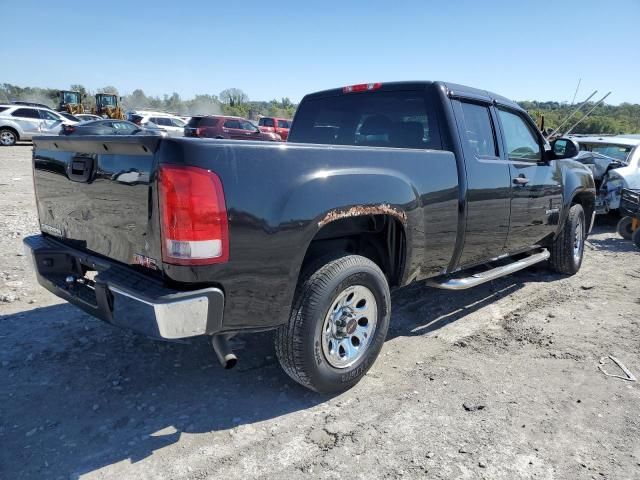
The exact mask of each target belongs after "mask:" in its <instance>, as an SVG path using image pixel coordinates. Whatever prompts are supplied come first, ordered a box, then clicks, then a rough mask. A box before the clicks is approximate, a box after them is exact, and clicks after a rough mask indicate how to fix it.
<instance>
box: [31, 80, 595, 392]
mask: <svg viewBox="0 0 640 480" xmlns="http://www.w3.org/2000/svg"><path fill="white" fill-rule="evenodd" d="M195 118H203V117H195ZM198 128H201V126H198ZM34 142H35V148H34V151H33V178H34V186H35V193H36V204H37V210H38V215H39V225H40V230H41V233H40V234H39V235H34V236H30V237H27V238H25V239H24V245H25V247H26V249H27V252H28V257H29V258H30V259H31V260H32V261H33V265H34V268H35V272H36V275H37V279H38V282H39V283H40V284H41V285H42V286H43V287H44V288H46V289H48V290H49V291H51V292H53V293H54V294H55V295H57V296H59V297H61V298H63V299H64V300H66V301H68V302H70V303H72V304H74V305H76V306H77V307H79V308H81V309H83V310H84V311H86V312H88V313H90V314H91V315H93V316H95V317H97V318H100V319H102V320H104V321H105V322H108V323H110V324H112V325H115V326H120V327H124V328H127V329H131V330H134V331H137V332H139V333H141V334H143V335H147V336H150V337H154V338H159V339H165V340H175V339H187V338H191V337H196V336H208V337H209V338H210V340H211V343H212V345H213V349H214V350H215V352H216V354H217V356H218V359H219V361H220V363H221V364H222V365H223V366H224V367H226V368H230V367H232V366H233V365H235V363H236V362H237V358H236V356H235V354H234V352H233V351H232V350H231V347H230V342H229V338H230V337H231V336H233V335H236V334H239V333H249V332H257V331H264V330H275V335H274V339H275V352H276V355H277V357H278V359H279V361H280V364H281V365H282V367H283V368H284V370H285V371H286V372H287V374H289V376H290V377H291V378H293V379H294V380H295V381H297V382H299V383H300V384H302V385H304V386H305V387H308V388H310V389H313V390H315V391H317V392H322V393H336V392H341V391H344V390H346V389H348V388H350V387H352V386H353V385H355V384H356V383H357V382H358V381H360V380H361V379H362V378H363V376H364V375H365V374H366V373H367V371H368V370H369V369H370V368H371V366H372V365H373V363H374V362H375V360H376V358H377V357H378V354H379V353H380V350H381V348H382V346H383V344H384V341H385V338H386V335H387V331H388V329H389V324H390V322H391V321H392V320H393V319H392V317H391V295H390V291H391V289H394V288H399V287H402V286H404V285H408V284H410V283H412V282H415V281H418V280H428V282H429V284H430V285H432V286H434V287H437V288H442V289H447V290H461V289H466V288H471V287H475V286H477V285H480V284H483V283H485V282H489V281H491V280H494V279H496V278H499V277H502V276H504V275H508V274H511V273H514V272H516V271H519V270H521V269H524V268H526V267H529V266H531V265H534V264H537V263H540V262H547V264H548V266H549V268H551V269H552V270H554V271H556V272H560V273H562V274H565V275H573V274H575V273H576V272H578V270H579V269H580V266H581V264H582V258H583V254H584V242H585V238H586V236H587V234H588V233H589V231H590V229H591V226H592V224H593V218H594V205H595V185H594V182H593V177H592V175H591V172H590V171H589V169H588V168H587V167H585V166H584V165H582V164H580V163H578V162H576V161H574V160H571V159H570V158H571V157H574V156H575V155H576V154H577V153H578V151H577V150H576V148H575V145H574V143H573V141H571V140H567V139H560V140H558V141H556V142H555V143H553V144H551V145H549V144H548V143H547V142H546V140H545V139H544V137H542V135H541V134H540V132H539V131H538V129H537V128H536V125H535V123H534V122H533V120H532V119H531V118H530V117H529V115H528V114H527V113H526V111H524V110H523V109H522V108H521V107H519V106H518V105H517V104H516V103H514V102H512V101H510V100H508V99H506V98H504V97H501V96H499V95H495V94H492V93H489V92H487V91H485V90H478V89H474V88H469V87H464V86H461V85H456V84H451V83H445V82H397V83H369V84H359V85H350V86H347V87H344V88H337V89H332V90H327V91H323V92H318V93H314V94H310V95H307V96H305V97H304V99H303V100H302V102H301V103H300V105H299V107H298V110H297V112H296V115H295V119H294V121H293V123H292V126H291V130H290V132H289V138H288V142H287V143H275V142H264V141H262V142H261V141H245V142H235V141H231V140H227V139H222V140H217V139H199V138H170V137H167V138H160V137H144V136H111V137H110V136H103V137H74V136H69V137H64V136H62V137H59V136H42V137H37V138H36V139H35V141H34ZM563 142H564V143H563ZM556 147H557V148H556ZM560 150H562V153H560ZM425 341H427V339H425ZM150 368H153V366H150Z"/></svg>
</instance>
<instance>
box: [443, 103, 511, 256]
mask: <svg viewBox="0 0 640 480" xmlns="http://www.w3.org/2000/svg"><path fill="white" fill-rule="evenodd" d="M452 102H453V109H454V113H455V116H456V124H457V128H458V134H459V135H460V139H461V141H462V150H463V154H464V162H465V170H466V181H467V198H466V201H467V221H466V230H465V241H464V247H463V250H462V255H461V257H460V261H459V265H460V266H469V265H473V264H476V263H478V262H483V261H486V260H488V259H491V258H495V257H498V256H500V255H501V254H503V253H504V251H505V246H506V242H507V236H508V234H509V216H510V203H511V176H510V173H509V165H508V163H507V162H505V161H504V160H502V159H501V158H500V148H501V146H500V144H499V143H498V141H497V139H498V136H497V135H496V131H497V130H496V126H495V123H496V120H495V118H494V116H493V115H492V112H491V107H490V105H489V104H488V103H483V102H481V101H475V100H473V101H472V100H465V99H461V100H452Z"/></svg>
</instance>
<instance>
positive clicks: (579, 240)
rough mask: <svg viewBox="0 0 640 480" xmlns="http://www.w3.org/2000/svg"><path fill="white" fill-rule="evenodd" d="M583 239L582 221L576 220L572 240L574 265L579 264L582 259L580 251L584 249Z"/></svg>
mask: <svg viewBox="0 0 640 480" xmlns="http://www.w3.org/2000/svg"><path fill="white" fill-rule="evenodd" d="M583 237H584V229H583V228H582V221H581V220H578V223H577V224H576V232H575V235H574V238H573V259H574V260H575V262H576V264H577V263H579V262H580V259H581V258H582V249H583V247H584V242H583Z"/></svg>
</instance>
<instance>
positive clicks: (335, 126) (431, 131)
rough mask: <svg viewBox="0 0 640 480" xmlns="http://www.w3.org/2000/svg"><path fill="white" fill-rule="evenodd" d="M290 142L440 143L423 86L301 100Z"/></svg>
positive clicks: (402, 145)
mask: <svg viewBox="0 0 640 480" xmlns="http://www.w3.org/2000/svg"><path fill="white" fill-rule="evenodd" d="M288 140H289V141H290V142H301V143H321V144H333V145H366V146H370V147H395V148H435V149H438V148H440V135H439V132H438V122H437V119H436V115H435V112H434V110H433V106H432V105H431V104H430V102H429V101H427V99H426V97H425V93H424V91H408V90H394V91H379V92H368V93H356V94H344V95H335V96H329V97H317V98H310V99H307V100H305V101H303V102H302V104H301V105H300V107H299V108H298V112H297V113H296V123H295V125H294V126H293V128H292V129H291V131H290V133H289V139H288Z"/></svg>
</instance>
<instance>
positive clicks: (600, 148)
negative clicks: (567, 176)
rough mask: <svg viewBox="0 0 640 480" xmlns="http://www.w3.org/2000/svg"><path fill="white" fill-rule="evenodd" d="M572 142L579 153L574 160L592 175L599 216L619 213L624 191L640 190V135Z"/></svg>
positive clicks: (578, 137)
mask: <svg viewBox="0 0 640 480" xmlns="http://www.w3.org/2000/svg"><path fill="white" fill-rule="evenodd" d="M570 138H571V139H572V140H574V141H575V142H576V143H577V144H578V146H579V147H578V148H579V149H580V153H579V154H578V155H577V156H576V157H575V160H576V161H578V162H580V163H583V164H584V165H586V166H588V167H589V168H590V169H591V171H592V173H593V178H594V180H595V184H596V188H597V192H598V193H597V198H596V212H597V213H607V212H609V211H611V210H618V209H619V208H620V195H621V192H622V189H623V188H629V189H640V135H613V136H604V135H603V136H577V135H576V136H571V137H570Z"/></svg>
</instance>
